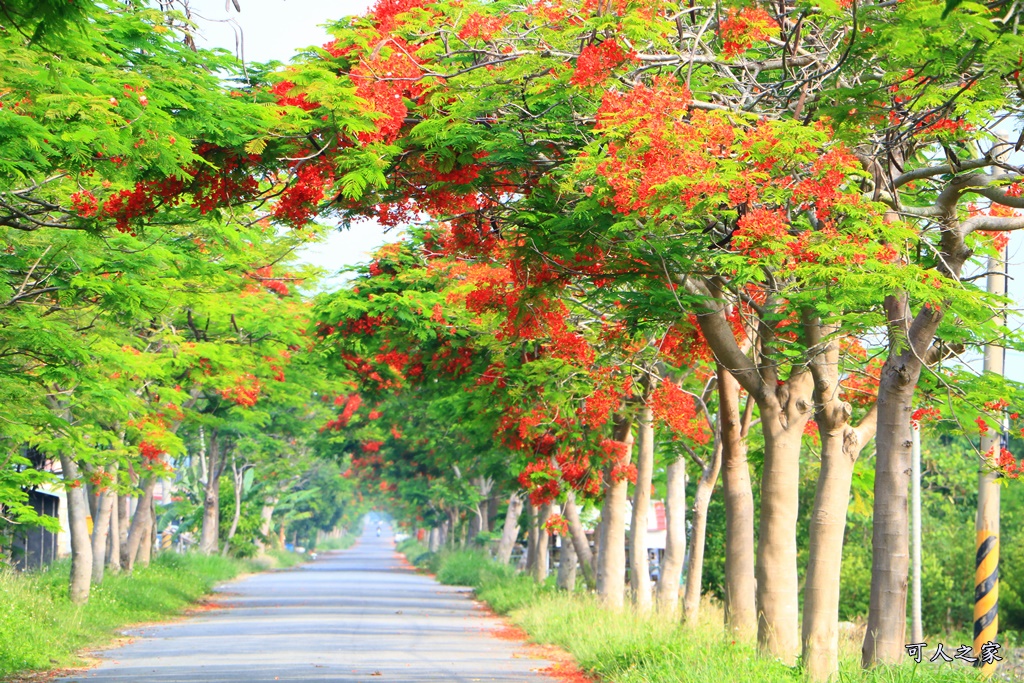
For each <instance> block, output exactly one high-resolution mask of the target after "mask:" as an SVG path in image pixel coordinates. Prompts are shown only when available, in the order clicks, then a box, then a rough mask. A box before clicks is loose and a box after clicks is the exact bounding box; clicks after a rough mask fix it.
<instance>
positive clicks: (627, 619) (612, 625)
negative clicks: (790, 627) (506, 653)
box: [399, 540, 981, 683]
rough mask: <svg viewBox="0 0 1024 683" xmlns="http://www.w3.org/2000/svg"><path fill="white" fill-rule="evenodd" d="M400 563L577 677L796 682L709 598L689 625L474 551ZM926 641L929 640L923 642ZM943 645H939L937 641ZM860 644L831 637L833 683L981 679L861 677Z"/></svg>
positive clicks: (416, 546) (408, 550) (959, 668)
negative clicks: (539, 579)
mask: <svg viewBox="0 0 1024 683" xmlns="http://www.w3.org/2000/svg"><path fill="white" fill-rule="evenodd" d="M399 550H400V551H401V552H403V553H405V555H406V557H407V558H408V559H409V561H410V562H412V563H413V564H416V565H417V566H418V567H421V568H423V569H425V570H427V571H430V572H431V573H433V574H435V576H436V578H437V580H438V581H440V582H441V583H444V584H448V585H465V586H472V587H473V588H474V589H475V592H476V596H477V598H479V599H480V600H482V601H483V602H485V603H487V605H488V606H489V607H490V608H491V609H492V610H494V611H495V612H496V613H498V614H501V615H504V616H506V617H507V618H508V619H509V620H510V621H511V622H512V623H513V624H515V625H516V626H518V627H519V628H521V629H523V630H524V631H525V632H526V633H527V634H529V638H530V640H531V641H533V642H536V643H540V644H546V645H556V646H558V647H560V648H562V649H564V650H565V651H567V652H569V653H570V654H571V655H572V656H573V658H574V659H575V660H576V662H577V663H578V665H579V667H580V669H581V670H583V671H584V672H586V673H587V674H589V675H592V676H595V677H597V678H598V679H599V680H601V681H606V682H608V683H697V682H698V681H700V682H705V681H714V682H715V683H755V682H756V683H775V682H778V683H783V682H788V681H800V680H803V676H804V673H803V671H802V670H801V668H800V667H799V666H797V667H788V666H785V665H784V664H782V663H781V662H779V661H778V660H771V659H767V658H763V657H762V658H759V657H758V656H757V651H756V647H755V646H754V645H753V644H752V643H743V642H736V641H735V640H733V639H732V638H730V637H729V636H728V634H727V633H726V632H725V630H724V629H723V627H722V624H723V617H722V609H721V606H720V604H719V603H717V601H714V600H709V601H708V603H707V604H705V606H704V609H703V610H702V612H701V614H702V616H701V620H700V622H699V623H697V624H694V625H692V626H688V625H683V624H681V623H680V622H679V621H678V620H673V619H664V618H662V617H661V616H660V615H654V616H642V615H638V614H637V613H635V612H634V611H632V610H630V609H628V608H627V609H626V610H625V611H624V612H622V613H618V614H616V613H612V612H609V611H608V610H606V609H604V608H603V607H602V606H601V605H600V603H599V602H598V600H597V598H596V597H595V596H593V595H592V594H589V593H587V592H586V591H584V590H577V591H573V592H567V591H561V590H558V589H557V588H556V587H555V583H554V577H552V578H551V579H550V580H548V581H547V582H546V583H544V584H537V583H536V582H534V581H533V579H532V578H530V576H528V575H526V574H519V573H517V572H516V571H515V570H514V569H513V568H512V567H511V566H508V565H503V564H499V563H497V562H495V561H493V560H492V559H490V558H489V557H488V555H487V554H486V553H484V552H482V551H459V550H449V551H442V552H440V553H432V552H429V551H428V550H427V548H426V547H425V546H423V545H422V544H420V543H417V542H416V541H414V540H409V541H405V542H403V543H402V544H400V545H399ZM932 640H934V639H932ZM947 642H948V640H947ZM859 657H860V640H859V638H858V639H853V638H845V639H843V638H841V639H840V680H841V681H842V682H843V683H904V682H908V683H909V682H910V681H914V682H915V683H932V682H935V683H938V682H939V681H941V682H942V683H955V682H960V681H963V682H967V681H978V680H981V679H980V678H979V676H978V675H977V673H976V672H975V671H974V670H973V669H971V668H970V667H968V666H966V665H965V664H964V663H962V662H954V663H953V664H948V665H944V666H941V667H940V666H938V665H937V664H932V663H929V662H927V661H925V662H923V663H922V664H920V665H918V666H916V667H915V666H913V665H902V666H882V667H878V668H876V669H871V670H862V669H861V668H860V663H859Z"/></svg>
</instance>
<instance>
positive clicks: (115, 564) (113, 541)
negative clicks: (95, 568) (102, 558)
mask: <svg viewBox="0 0 1024 683" xmlns="http://www.w3.org/2000/svg"><path fill="white" fill-rule="evenodd" d="M110 495H111V497H112V498H113V500H112V501H111V506H112V508H113V509H112V510H111V514H110V530H109V532H108V534H107V548H106V549H105V550H106V558H107V569H109V570H110V571H111V572H112V573H114V574H116V573H117V572H119V571H120V570H121V499H122V496H119V495H117V493H115V492H113V491H112V492H111V493H110Z"/></svg>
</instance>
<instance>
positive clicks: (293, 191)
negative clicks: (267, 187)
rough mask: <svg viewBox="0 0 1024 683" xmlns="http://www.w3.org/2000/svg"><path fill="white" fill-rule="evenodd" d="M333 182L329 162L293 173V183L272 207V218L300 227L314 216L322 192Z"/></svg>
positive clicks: (316, 164)
mask: <svg viewBox="0 0 1024 683" xmlns="http://www.w3.org/2000/svg"><path fill="white" fill-rule="evenodd" d="M333 181H334V171H333V169H332V168H331V164H330V162H329V161H326V160H321V161H318V162H315V163H308V164H305V165H303V166H301V167H300V168H299V170H298V171H296V173H295V182H294V183H292V184H291V185H289V186H288V187H287V189H285V191H284V192H283V193H282V194H281V198H280V199H279V200H278V202H277V204H276V205H275V206H274V217H275V218H278V219H280V220H283V221H284V222H286V223H289V224H290V225H292V226H293V227H296V228H298V227H302V226H303V225H305V224H306V223H308V222H309V221H310V220H311V219H312V218H313V216H315V215H316V213H317V211H318V208H319V203H320V201H321V200H323V198H324V190H325V188H326V186H327V185H329V184H330V183H332V182H333Z"/></svg>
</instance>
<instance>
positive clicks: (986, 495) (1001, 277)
mask: <svg viewBox="0 0 1024 683" xmlns="http://www.w3.org/2000/svg"><path fill="white" fill-rule="evenodd" d="M1005 264H1006V248H1005V247H1004V248H1003V251H1002V253H1000V254H999V257H998V258H989V260H988V291H989V292H991V293H993V294H1004V295H1005V294H1006V275H1005ZM996 322H997V323H1000V324H1005V323H1006V313H1005V311H1003V310H999V311H998V312H997V313H996ZM1004 353H1005V352H1004V350H1003V348H1002V347H1001V346H997V345H996V344H987V345H986V346H985V372H994V373H997V374H999V375H1002V374H1003V356H1004ZM1002 423H1003V420H1002V419H1000V429H999V430H989V431H988V432H986V433H985V434H983V435H982V437H981V452H982V458H983V460H982V465H981V469H980V470H979V472H978V516H977V518H976V519H975V522H974V530H975V534H976V541H975V547H976V550H977V554H976V558H975V567H974V656H975V657H979V658H980V657H981V650H982V646H983V645H984V644H985V643H989V642H995V640H996V635H997V634H998V633H999V472H998V470H997V467H998V464H999V451H1000V447H1001V445H1002V444H1001V442H1000V438H1001V434H1000V432H1001V431H1002V427H1003V424H1002ZM978 663H979V664H982V666H981V671H982V675H983V676H985V677H988V676H991V675H992V673H993V672H994V671H995V669H996V663H995V662H994V661H993V662H991V663H989V664H983V663H982V661H981V659H979V660H978Z"/></svg>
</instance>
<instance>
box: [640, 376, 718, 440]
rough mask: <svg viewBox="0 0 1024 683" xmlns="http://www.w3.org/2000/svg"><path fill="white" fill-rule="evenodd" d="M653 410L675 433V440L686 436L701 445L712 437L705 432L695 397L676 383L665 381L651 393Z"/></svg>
mask: <svg viewBox="0 0 1024 683" xmlns="http://www.w3.org/2000/svg"><path fill="white" fill-rule="evenodd" d="M651 410H652V411H653V412H654V416H655V417H656V418H658V419H659V420H661V421H662V422H664V423H665V424H666V425H667V426H668V428H669V429H671V430H672V432H674V434H673V438H679V437H681V436H685V437H687V438H688V439H690V440H692V441H694V442H696V443H699V444H705V443H707V442H708V439H709V438H710V437H709V435H708V433H707V432H705V431H704V420H703V419H702V418H701V417H699V416H698V415H697V404H696V401H694V399H693V395H692V394H689V393H687V392H685V391H683V390H682V389H680V388H679V385H677V384H676V383H675V382H671V381H668V380H666V381H663V382H662V383H661V384H659V385H658V388H657V389H655V390H654V391H653V392H652V393H651Z"/></svg>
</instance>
